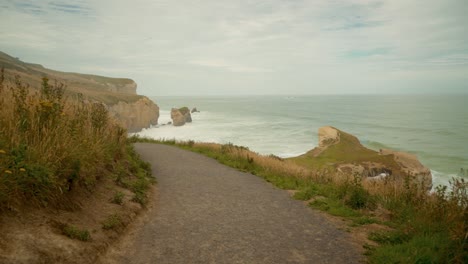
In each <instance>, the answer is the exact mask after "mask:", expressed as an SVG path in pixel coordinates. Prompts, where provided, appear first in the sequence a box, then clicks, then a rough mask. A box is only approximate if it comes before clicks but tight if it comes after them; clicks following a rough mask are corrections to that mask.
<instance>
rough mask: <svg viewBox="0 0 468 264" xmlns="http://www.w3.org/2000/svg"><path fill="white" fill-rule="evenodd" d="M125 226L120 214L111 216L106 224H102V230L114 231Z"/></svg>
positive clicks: (105, 221)
mask: <svg viewBox="0 0 468 264" xmlns="http://www.w3.org/2000/svg"><path fill="white" fill-rule="evenodd" d="M122 225H123V223H122V218H121V217H120V215H118V214H112V215H109V216H108V217H107V218H106V220H104V222H102V229H104V230H113V229H117V228H119V227H121V226H122Z"/></svg>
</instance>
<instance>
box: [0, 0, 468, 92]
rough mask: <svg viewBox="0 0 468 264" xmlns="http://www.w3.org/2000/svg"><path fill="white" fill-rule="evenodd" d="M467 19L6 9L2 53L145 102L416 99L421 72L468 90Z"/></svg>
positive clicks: (134, 7)
mask: <svg viewBox="0 0 468 264" xmlns="http://www.w3.org/2000/svg"><path fill="white" fill-rule="evenodd" d="M466 13H468V8H467V5H466V4H465V1H464V0H447V1H439V0H426V1H422V0H414V1H406V0H375V1H374V0H365V1H361V0H348V1H346V0H336V1H280V0H271V1H267V0H263V1H260V0H258V1H248V0H242V1H227V0H226V1H220V0H218V1H215V0H202V1H189V0H181V1H170V0H135V1H133V2H129V1H116V0H112V1H111V0H100V1H92V0H79V1H77V0H74V1H63V0H62V1H49V0H37V1H25V0H23V1H20V0H8V1H6V2H4V3H2V4H0V34H1V35H2V38H1V39H0V50H2V51H5V52H7V53H10V54H11V55H13V56H17V57H20V58H22V59H23V60H26V61H31V62H37V63H41V64H44V65H45V66H48V67H54V68H57V69H60V70H65V71H89V72H95V73H99V74H107V75H111V76H123V77H132V78H134V79H136V81H137V82H138V83H139V87H141V89H140V90H139V91H140V92H143V93H147V94H171V93H174V92H177V93H182V94H183V93H184V91H185V92H186V93H191V92H193V84H194V83H196V84H197V87H198V89H199V90H200V92H206V93H219V94H226V93H229V92H230V91H231V90H233V89H238V87H247V88H245V90H244V92H245V93H251V92H255V91H262V92H265V93H288V92H294V93H353V92H360V93H362V92H375V91H376V90H375V87H376V86H377V87H379V89H381V92H392V91H395V89H398V85H399V84H400V83H401V82H404V80H405V79H407V80H411V81H412V85H413V86H414V89H415V90H417V91H424V86H425V85H426V83H427V82H426V78H429V77H428V76H424V74H423V73H427V74H430V79H434V80H438V82H439V83H442V82H447V86H446V87H450V85H451V84H453V85H459V84H460V83H463V81H465V83H466V81H468V77H467V76H468V47H467V46H466V42H467V41H468V27H467V26H466V25H468V17H467V16H466ZM405 89H412V88H411V87H409V88H408V87H407V88H405ZM458 89H460V87H458ZM240 91H242V90H240ZM200 92H196V93H197V94H199V93H200Z"/></svg>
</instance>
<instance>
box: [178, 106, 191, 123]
mask: <svg viewBox="0 0 468 264" xmlns="http://www.w3.org/2000/svg"><path fill="white" fill-rule="evenodd" d="M179 111H180V112H181V113H182V115H184V118H185V122H186V123H190V122H192V115H191V114H190V110H189V108H188V107H186V106H184V107H182V108H179Z"/></svg>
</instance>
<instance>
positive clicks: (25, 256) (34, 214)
mask: <svg viewBox="0 0 468 264" xmlns="http://www.w3.org/2000/svg"><path fill="white" fill-rule="evenodd" d="M117 191H120V192H122V193H124V198H123V204H122V205H118V204H115V203H111V199H112V198H113V197H114V195H115V193H116V192H117ZM132 197H133V193H132V192H131V191H129V190H127V189H124V188H122V187H119V186H117V185H116V184H115V183H114V182H113V181H111V180H102V181H101V182H99V184H98V185H97V187H96V188H95V189H94V190H93V192H89V193H87V194H82V195H81V196H79V197H73V201H79V204H78V206H68V207H70V208H72V207H75V209H73V210H70V209H69V210H57V209H47V208H40V209H34V208H28V207H22V208H12V210H11V211H9V212H3V213H2V214H0V234H1V236H0V263H94V262H95V261H96V258H97V257H98V256H99V255H100V254H102V253H104V252H105V251H106V249H107V248H108V246H109V245H111V244H112V243H114V242H115V241H116V240H117V239H118V238H119V237H120V235H119V234H120V233H121V232H123V231H124V230H125V227H126V226H127V225H128V224H129V223H130V222H132V220H133V219H134V218H135V216H136V215H137V214H138V213H140V212H141V211H143V210H142V209H143V208H142V207H141V205H140V204H138V203H135V202H132V201H130V199H131V198H132ZM113 214H117V215H119V216H120V219H121V223H120V224H119V225H117V226H116V228H114V229H110V230H104V229H103V228H102V223H103V222H104V221H105V220H106V219H107V218H108V217H109V216H110V215H113ZM64 225H74V226H76V227H78V228H79V229H82V230H88V231H89V232H90V235H91V239H90V240H89V241H80V240H77V239H71V238H69V237H67V236H65V235H64V234H63V232H62V229H63V226H64Z"/></svg>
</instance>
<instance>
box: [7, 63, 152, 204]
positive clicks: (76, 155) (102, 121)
mask: <svg viewBox="0 0 468 264" xmlns="http://www.w3.org/2000/svg"><path fill="white" fill-rule="evenodd" d="M0 109H1V111H0V211H1V210H5V209H8V208H11V207H16V206H19V207H21V206H22V205H32V206H35V207H37V206H53V207H59V208H60V207H67V206H68V205H70V203H73V201H72V200H70V197H71V195H72V194H73V193H80V192H84V191H91V190H93V188H94V186H95V185H96V184H98V183H99V180H100V179H102V178H112V179H113V180H115V181H116V182H118V183H119V184H121V185H122V186H126V187H128V188H131V189H132V190H133V191H134V193H135V200H137V201H141V202H143V201H144V196H145V194H144V191H145V190H146V189H147V188H148V184H149V182H150V178H149V167H148V165H146V164H144V163H143V162H141V161H140V160H139V158H138V156H137V155H136V153H135V152H134V151H133V147H132V145H131V144H129V143H128V142H127V132H126V130H125V129H123V128H121V127H119V126H118V125H116V124H115V123H114V121H112V120H111V119H110V118H109V115H108V112H107V110H106V107H105V106H104V105H102V104H101V103H89V102H87V101H84V100H73V101H66V100H65V98H64V89H63V85H57V84H50V83H49V81H48V79H47V78H43V79H42V83H41V85H40V87H35V88H30V87H29V86H28V85H26V84H24V83H23V82H22V80H21V79H20V78H16V79H15V80H14V82H9V81H8V82H7V81H6V80H5V78H4V72H3V70H2V72H1V76H0Z"/></svg>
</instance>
